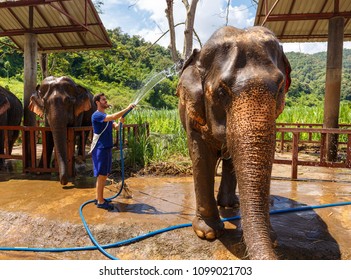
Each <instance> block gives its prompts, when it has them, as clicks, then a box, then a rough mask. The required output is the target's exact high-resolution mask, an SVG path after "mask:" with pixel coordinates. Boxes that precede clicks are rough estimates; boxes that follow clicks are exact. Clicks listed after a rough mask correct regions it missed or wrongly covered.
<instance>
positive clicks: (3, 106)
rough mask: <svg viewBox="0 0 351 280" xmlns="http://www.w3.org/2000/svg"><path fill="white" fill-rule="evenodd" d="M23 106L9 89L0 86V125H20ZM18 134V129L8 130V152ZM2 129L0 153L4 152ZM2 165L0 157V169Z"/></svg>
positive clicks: (2, 133) (2, 160)
mask: <svg viewBox="0 0 351 280" xmlns="http://www.w3.org/2000/svg"><path fill="white" fill-rule="evenodd" d="M22 116H23V106H22V103H21V101H20V100H19V99H18V98H17V97H16V96H15V95H14V94H13V93H12V92H10V91H8V90H7V89H5V88H3V87H1V86H0V126H2V125H4V126H12V125H21V121H22ZM18 135H19V131H18V130H14V131H9V135H8V137H9V152H10V154H11V152H12V148H13V145H14V143H15V141H16V140H17V138H18ZM4 138H5V136H4V131H3V130H0V154H3V153H4V147H5V145H4V141H5V139H4ZM3 166H4V159H0V169H1V168H3Z"/></svg>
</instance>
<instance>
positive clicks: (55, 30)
mask: <svg viewBox="0 0 351 280" xmlns="http://www.w3.org/2000/svg"><path fill="white" fill-rule="evenodd" d="M85 31H86V29H85V28H84V27H82V26H80V25H76V26H58V27H43V28H33V29H28V30H24V29H14V30H7V31H0V37H3V36H20V35H24V34H25V33H28V32H30V33H34V34H51V33H70V32H85Z"/></svg>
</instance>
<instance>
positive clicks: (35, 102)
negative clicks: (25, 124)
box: [28, 85, 44, 118]
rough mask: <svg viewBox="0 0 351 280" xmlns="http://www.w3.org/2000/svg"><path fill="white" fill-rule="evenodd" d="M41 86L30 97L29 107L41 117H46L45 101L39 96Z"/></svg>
mask: <svg viewBox="0 0 351 280" xmlns="http://www.w3.org/2000/svg"><path fill="white" fill-rule="evenodd" d="M39 91H40V86H39V85H38V86H37V87H36V91H35V92H34V93H33V94H32V96H31V97H30V102H29V105H28V108H29V110H31V111H32V112H34V113H35V114H37V115H38V116H39V117H41V118H43V116H44V101H43V99H42V98H40V96H39Z"/></svg>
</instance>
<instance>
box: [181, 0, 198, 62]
mask: <svg viewBox="0 0 351 280" xmlns="http://www.w3.org/2000/svg"><path fill="white" fill-rule="evenodd" d="M183 3H184V6H185V8H186V12H187V16H186V22H185V30H184V51H183V57H184V59H185V60H186V59H187V58H188V57H189V56H190V55H191V53H192V51H193V33H194V21H195V12H196V6H197V3H198V0H192V1H191V4H190V5H189V2H188V0H183Z"/></svg>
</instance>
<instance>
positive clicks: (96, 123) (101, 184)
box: [91, 93, 135, 210]
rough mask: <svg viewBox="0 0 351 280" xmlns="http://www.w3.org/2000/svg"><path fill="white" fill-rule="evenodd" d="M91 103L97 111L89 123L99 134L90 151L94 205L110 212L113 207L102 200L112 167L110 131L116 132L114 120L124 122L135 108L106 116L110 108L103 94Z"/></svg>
mask: <svg viewBox="0 0 351 280" xmlns="http://www.w3.org/2000/svg"><path fill="white" fill-rule="evenodd" d="M93 102H94V103H95V104H96V106H97V110H96V111H95V112H94V113H93V115H92V116H91V122H92V125H93V131H94V133H95V134H101V135H100V137H99V139H98V141H97V143H96V146H95V147H94V149H93V150H92V153H91V156H92V160H93V167H94V176H95V177H97V179H96V204H97V207H98V208H103V209H106V210H112V209H113V205H111V204H110V201H108V200H106V199H104V188H105V185H106V179H107V176H108V175H109V173H110V172H111V166H112V147H113V137H112V129H113V128H114V129H116V130H118V128H119V123H116V122H115V120H117V119H119V121H120V122H122V123H123V122H124V119H123V117H122V116H123V115H124V114H125V113H126V112H127V111H128V110H131V109H133V108H134V107H135V105H134V104H130V105H129V106H128V107H127V108H126V109H124V110H122V111H120V112H117V113H114V114H110V115H108V114H107V113H105V110H106V109H108V108H109V107H110V105H109V104H108V102H107V99H106V96H105V94H104V93H99V94H97V95H95V96H94V99H93Z"/></svg>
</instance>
